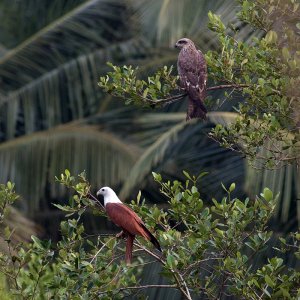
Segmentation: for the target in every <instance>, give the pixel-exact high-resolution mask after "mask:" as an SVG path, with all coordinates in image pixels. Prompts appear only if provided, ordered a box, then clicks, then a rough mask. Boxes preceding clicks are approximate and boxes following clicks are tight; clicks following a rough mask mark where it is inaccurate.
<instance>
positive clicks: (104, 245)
mask: <svg viewBox="0 0 300 300" xmlns="http://www.w3.org/2000/svg"><path fill="white" fill-rule="evenodd" d="M112 239H113V238H110V239H109V240H108V241H107V242H106V243H104V244H103V245H102V247H101V248H100V249H99V250H98V251H97V253H96V254H95V255H94V257H93V258H92V260H91V261H90V263H92V262H93V261H94V260H95V259H96V257H97V256H98V254H99V253H100V252H101V250H103V248H104V247H106V245H107V243H108V242H110V241H111V240H112Z"/></svg>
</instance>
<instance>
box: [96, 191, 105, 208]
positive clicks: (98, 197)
mask: <svg viewBox="0 0 300 300" xmlns="http://www.w3.org/2000/svg"><path fill="white" fill-rule="evenodd" d="M96 196H97V199H98V200H99V201H100V203H101V204H102V205H104V196H103V195H102V194H101V192H100V190H99V191H98V192H97V193H96Z"/></svg>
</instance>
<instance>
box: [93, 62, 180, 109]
mask: <svg viewBox="0 0 300 300" xmlns="http://www.w3.org/2000/svg"><path fill="white" fill-rule="evenodd" d="M108 65H109V66H110V67H111V68H112V69H113V71H112V72H108V73H107V75H106V76H102V77H100V80H99V83H98V85H99V86H100V87H101V88H103V89H104V91H105V92H107V93H109V94H111V95H113V96H116V97H119V98H122V99H124V100H125V104H127V105H129V104H136V105H141V106H145V107H147V106H148V107H153V106H156V105H158V106H159V105H161V103H162V102H161V100H167V99H166V98H173V96H172V95H171V94H172V93H174V90H180V88H179V87H178V85H177V81H178V76H174V75H172V71H173V66H171V67H167V66H164V67H163V68H161V69H159V70H158V71H156V72H155V74H154V75H153V76H148V77H147V79H146V80H143V79H138V69H139V68H138V67H136V68H134V67H133V66H122V67H118V66H114V65H113V64H111V63H108ZM178 96H179V97H182V95H181V94H178V95H176V96H174V97H175V98H176V97H178ZM170 100H171V99H170ZM163 102H164V101H163Z"/></svg>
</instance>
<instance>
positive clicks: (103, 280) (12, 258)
mask: <svg viewBox="0 0 300 300" xmlns="http://www.w3.org/2000/svg"><path fill="white" fill-rule="evenodd" d="M184 175H185V177H186V180H185V182H179V181H173V182H170V181H168V182H164V181H163V179H162V177H161V175H160V174H157V173H154V174H153V176H154V179H155V181H156V182H157V183H158V184H159V186H160V192H161V195H162V197H166V198H167V199H168V203H169V207H168V209H166V210H162V209H159V208H158V207H157V206H155V205H154V206H152V207H149V206H146V205H145V202H144V200H142V199H141V194H140V193H139V194H138V196H137V199H136V201H132V203H131V207H132V209H134V210H135V211H136V212H137V213H138V214H139V215H140V216H141V217H142V218H143V220H145V223H146V226H147V227H149V228H151V229H152V230H153V229H154V228H155V229H156V236H157V237H158V239H159V241H160V244H161V246H162V248H163V254H162V255H161V256H160V255H158V254H157V253H156V252H154V251H153V250H150V249H149V245H145V242H144V240H138V241H137V242H136V243H135V245H134V253H136V254H137V255H138V257H135V258H134V262H133V264H132V265H130V266H126V265H125V264H124V261H123V255H124V243H123V242H122V240H120V239H118V238H116V237H114V236H112V235H109V234H108V235H105V234H100V235H96V236H91V235H89V234H88V233H87V232H85V229H84V226H83V224H82V222H81V216H82V215H83V214H84V213H85V212H86V210H87V209H90V210H92V211H94V213H96V214H98V215H99V212H100V214H101V215H103V210H102V207H101V204H100V203H99V202H98V200H97V199H96V198H94V197H93V196H92V195H91V193H90V188H91V187H90V184H89V182H88V181H87V179H86V178H85V174H84V173H82V174H80V175H79V176H78V177H74V176H72V175H71V174H70V172H69V171H68V170H65V172H64V174H61V176H60V177H59V178H57V181H58V182H60V183H61V184H63V185H65V186H67V187H68V188H69V189H71V190H73V191H74V192H75V193H74V194H73V196H72V197H71V198H70V200H69V204H68V205H65V206H60V205H57V207H59V208H60V209H62V210H63V211H65V212H67V213H68V214H67V215H66V220H64V221H62V222H61V225H60V230H61V234H62V237H61V240H60V241H59V242H58V243H56V244H55V243H52V242H51V241H42V240H40V239H38V238H37V237H34V236H32V242H31V243H30V244H28V245H27V246H24V245H18V246H17V247H15V248H14V249H12V251H11V252H10V254H9V255H4V254H3V253H2V254H1V257H0V270H1V272H2V273H4V274H5V275H6V277H7V280H8V283H9V286H10V288H11V293H13V294H14V295H18V296H19V297H21V298H28V297H30V298H32V299H34V298H38V299H39V298H43V297H46V298H52V297H55V298H58V299H61V298H65V297H67V298H72V299H82V298H89V299H90V298H95V297H101V298H103V299H111V298H114V299H122V298H123V297H125V296H129V295H132V294H134V293H135V292H136V291H141V290H144V289H147V288H153V287H157V288H159V287H161V288H170V289H178V290H179V291H180V292H181V294H182V296H183V297H184V298H185V299H192V298H193V297H196V296H197V295H205V296H206V297H208V298H214V299H215V298H221V297H223V296H230V295H231V296H236V297H238V298H239V299H271V298H272V299H280V298H293V297H296V296H297V295H298V296H299V293H300V291H299V290H297V289H298V288H299V283H300V273H299V272H297V271H296V270H295V269H288V268H287V267H286V266H285V263H284V259H283V258H282V257H284V256H283V255H282V253H284V252H290V253H294V254H295V255H296V256H297V257H298V259H299V241H300V236H299V233H294V234H293V240H291V239H282V238H280V242H279V246H278V248H277V252H278V255H277V256H270V255H269V256H268V259H267V260H266V261H265V262H264V263H262V264H261V265H259V266H256V265H254V264H253V260H254V259H255V257H256V256H257V255H261V253H262V251H265V250H266V249H267V251H269V249H268V244H269V240H270V238H271V236H272V232H271V231H269V230H268V228H267V222H268V221H269V219H270V217H271V215H272V213H273V211H274V208H275V204H276V197H275V196H274V195H273V193H272V191H271V190H269V189H268V188H265V189H264V190H263V192H262V193H261V194H260V196H257V197H256V198H255V199H248V198H247V199H245V200H244V201H241V200H240V199H237V198H235V197H234V196H233V194H234V190H235V184H234V183H232V184H231V185H230V186H229V187H225V186H222V188H223V190H224V193H225V195H224V197H223V198H222V199H219V200H217V199H212V205H211V206H210V207H207V206H205V205H204V203H203V200H202V199H201V190H199V189H198V187H197V185H198V183H199V181H201V180H202V177H203V176H205V175H206V173H201V174H200V175H199V176H192V175H190V174H189V173H187V172H186V171H184ZM11 187H12V186H11ZM7 188H9V186H7ZM7 188H6V189H4V191H6V193H7V195H6V193H4V194H1V201H2V202H3V203H5V202H6V201H8V199H10V198H11V197H13V198H16V195H15V194H14V192H13V189H11V188H9V190H7ZM10 195H13V196H10ZM99 208H100V210H99ZM7 234H8V238H7V243H9V241H10V240H9V234H10V233H9V232H7ZM153 259H154V260H155V261H156V263H158V264H160V265H161V266H162V272H161V274H162V276H164V277H165V278H166V280H167V281H168V284H164V285H155V286H154V285H151V283H149V285H143V286H141V285H140V283H139V282H140V275H141V271H142V268H143V265H144V264H145V263H147V264H149V263H153ZM79 295H80V296H79Z"/></svg>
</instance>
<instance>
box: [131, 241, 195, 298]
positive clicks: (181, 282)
mask: <svg viewBox="0 0 300 300" xmlns="http://www.w3.org/2000/svg"><path fill="white" fill-rule="evenodd" d="M134 244H135V245H136V246H137V247H139V248H140V249H142V250H143V251H145V252H147V253H148V254H149V255H151V256H152V257H154V258H156V259H157V260H158V261H159V262H160V263H161V264H162V265H164V266H165V265H166V262H165V260H163V259H162V258H161V257H159V256H158V255H156V254H154V253H153V252H152V251H150V250H148V249H146V248H145V247H143V246H142V245H141V244H140V243H139V242H137V241H136V242H135V243H134ZM170 271H171V273H172V274H173V277H174V279H175V281H176V282H177V284H176V288H178V289H179V290H180V291H181V292H182V294H183V295H184V297H185V298H186V299H188V300H192V297H191V294H190V291H189V288H188V286H187V284H186V282H185V280H184V279H183V277H182V275H181V274H180V273H179V272H176V271H175V270H173V269H171V268H170Z"/></svg>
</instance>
